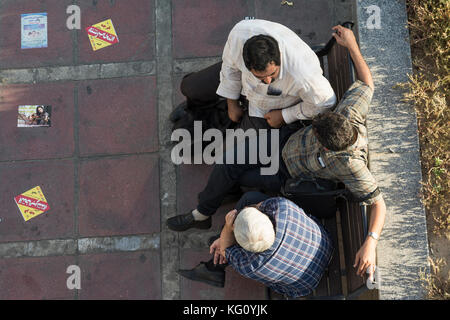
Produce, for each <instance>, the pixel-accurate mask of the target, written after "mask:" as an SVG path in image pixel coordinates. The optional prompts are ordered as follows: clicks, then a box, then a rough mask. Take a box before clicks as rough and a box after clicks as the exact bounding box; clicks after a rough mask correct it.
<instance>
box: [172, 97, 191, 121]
mask: <svg viewBox="0 0 450 320" xmlns="http://www.w3.org/2000/svg"><path fill="white" fill-rule="evenodd" d="M186 108H187V102H186V101H184V102H182V103H180V104H179V105H178V106H177V107H176V108H175V109H173V110H172V112H171V113H170V115H169V120H170V121H172V122H174V123H175V122H177V121H178V120H179V119H181V118H183V117H184V116H186V115H187V112H186Z"/></svg>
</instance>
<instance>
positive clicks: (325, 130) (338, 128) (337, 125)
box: [312, 111, 357, 151]
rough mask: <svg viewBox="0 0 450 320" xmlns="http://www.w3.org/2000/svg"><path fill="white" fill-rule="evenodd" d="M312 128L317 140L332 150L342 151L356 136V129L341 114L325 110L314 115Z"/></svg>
mask: <svg viewBox="0 0 450 320" xmlns="http://www.w3.org/2000/svg"><path fill="white" fill-rule="evenodd" d="M312 128H313V130H314V133H315V135H316V137H317V139H318V140H319V142H320V143H321V144H322V145H323V146H324V147H325V148H327V149H330V150H332V151H342V150H345V149H346V148H347V147H349V146H351V145H352V144H353V143H354V142H355V141H356V138H357V133H356V129H355V128H354V127H353V125H352V124H351V123H350V121H349V120H348V119H347V118H346V117H344V116H343V115H342V114H339V113H335V112H331V111H327V112H325V113H321V114H319V115H317V116H315V117H314V119H313V120H312Z"/></svg>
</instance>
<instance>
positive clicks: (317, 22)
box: [255, 0, 335, 45]
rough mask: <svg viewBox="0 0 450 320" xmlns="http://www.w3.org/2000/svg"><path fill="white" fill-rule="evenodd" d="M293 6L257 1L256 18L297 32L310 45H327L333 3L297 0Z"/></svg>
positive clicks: (320, 0) (332, 23) (266, 0)
mask: <svg viewBox="0 0 450 320" xmlns="http://www.w3.org/2000/svg"><path fill="white" fill-rule="evenodd" d="M292 2H293V3H294V5H293V6H288V5H281V1H272V0H258V1H255V6H256V12H257V14H256V18H257V19H264V20H269V21H274V22H278V23H281V24H283V25H285V26H286V27H288V28H290V29H291V30H293V31H294V32H296V33H297V34H298V35H299V36H300V37H301V38H302V40H303V41H305V42H306V43H307V44H309V45H317V44H320V43H325V42H327V41H328V40H329V39H330V38H331V32H332V30H331V27H332V26H334V25H335V21H333V11H332V10H333V2H332V1H328V0H314V1H310V0H297V1H292Z"/></svg>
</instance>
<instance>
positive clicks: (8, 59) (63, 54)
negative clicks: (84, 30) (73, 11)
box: [0, 0, 75, 68]
mask: <svg viewBox="0 0 450 320" xmlns="http://www.w3.org/2000/svg"><path fill="white" fill-rule="evenodd" d="M72 2H73V1H72V0H40V1H29V0H4V1H1V4H0V10H1V13H0V14H1V15H0V30H1V32H0V48H1V50H0V68H23V67H38V66H47V65H52V66H53V65H66V64H70V63H72V61H73V41H72V33H73V32H75V31H72V30H69V29H67V27H66V20H67V17H68V15H67V14H66V8H67V6H68V5H70V4H72ZM41 12H47V23H48V48H36V49H21V31H20V30H21V26H20V24H21V19H20V17H21V16H20V15H21V14H26V13H41Z"/></svg>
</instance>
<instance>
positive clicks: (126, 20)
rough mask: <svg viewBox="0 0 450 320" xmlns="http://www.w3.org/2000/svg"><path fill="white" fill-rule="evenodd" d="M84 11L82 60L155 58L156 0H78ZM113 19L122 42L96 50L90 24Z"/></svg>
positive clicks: (80, 55) (79, 38) (81, 34)
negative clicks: (90, 39) (91, 36)
mask: <svg viewBox="0 0 450 320" xmlns="http://www.w3.org/2000/svg"><path fill="white" fill-rule="evenodd" d="M78 5H79V6H80V9H81V12H82V25H81V31H80V32H79V33H78V46H79V48H80V49H79V51H80V53H79V62H80V63H92V62H119V61H138V60H151V59H153V58H154V51H155V45H154V43H155V34H154V32H155V31H154V27H153V25H154V13H153V11H154V1H153V0H145V1H143V0H127V1H106V0H104V1H97V0H96V1H92V0H81V1H78ZM108 19H111V20H112V23H113V25H114V29H115V30H116V33H117V36H118V37H119V43H116V44H114V45H111V46H109V47H106V48H102V49H99V50H97V51H93V50H92V47H91V44H90V41H89V38H88V35H87V33H86V30H85V29H86V28H87V27H89V26H92V25H94V24H97V23H99V22H102V21H105V20H108Z"/></svg>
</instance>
